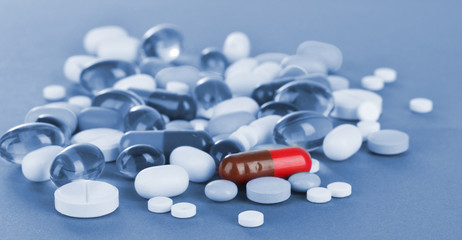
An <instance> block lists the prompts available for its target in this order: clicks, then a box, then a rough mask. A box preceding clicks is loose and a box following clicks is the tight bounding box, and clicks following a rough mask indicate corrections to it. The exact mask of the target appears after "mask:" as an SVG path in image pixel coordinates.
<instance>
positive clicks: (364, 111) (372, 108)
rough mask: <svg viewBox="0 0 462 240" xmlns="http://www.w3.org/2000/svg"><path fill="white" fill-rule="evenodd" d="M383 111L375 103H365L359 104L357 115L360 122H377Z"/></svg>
mask: <svg viewBox="0 0 462 240" xmlns="http://www.w3.org/2000/svg"><path fill="white" fill-rule="evenodd" d="M381 113H382V110H381V109H380V108H379V107H378V106H377V105H376V104H375V103H373V102H363V103H361V104H359V107H358V110H357V112H356V114H357V115H358V118H359V120H360V121H372V122H375V121H377V120H378V119H379V117H380V114H381Z"/></svg>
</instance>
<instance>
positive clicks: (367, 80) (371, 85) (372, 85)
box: [361, 76, 384, 91]
mask: <svg viewBox="0 0 462 240" xmlns="http://www.w3.org/2000/svg"><path fill="white" fill-rule="evenodd" d="M361 86H363V88H365V89H368V90H371V91H379V90H382V89H383V87H384V81H383V79H382V78H380V77H377V76H365V77H363V78H362V79H361Z"/></svg>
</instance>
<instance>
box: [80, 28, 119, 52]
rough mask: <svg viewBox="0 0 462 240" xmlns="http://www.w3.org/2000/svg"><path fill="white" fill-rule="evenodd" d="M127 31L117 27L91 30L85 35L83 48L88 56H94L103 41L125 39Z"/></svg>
mask: <svg viewBox="0 0 462 240" xmlns="http://www.w3.org/2000/svg"><path fill="white" fill-rule="evenodd" d="M127 36H128V33H127V31H125V29H123V28H121V27H119V26H102V27H97V28H93V29H91V30H90V31H88V32H87V34H85V37H84V39H83V46H84V48H85V51H87V52H88V53H89V54H95V53H96V51H97V49H98V47H99V45H100V44H101V43H103V42H105V41H109V40H116V39H120V38H126V37H127Z"/></svg>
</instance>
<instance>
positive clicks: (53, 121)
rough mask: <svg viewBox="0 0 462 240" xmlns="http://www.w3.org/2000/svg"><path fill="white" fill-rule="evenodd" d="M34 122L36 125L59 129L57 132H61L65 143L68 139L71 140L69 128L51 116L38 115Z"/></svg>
mask: <svg viewBox="0 0 462 240" xmlns="http://www.w3.org/2000/svg"><path fill="white" fill-rule="evenodd" d="M36 122H38V123H49V124H51V125H53V126H55V127H57V128H59V130H61V132H63V134H64V137H65V138H66V141H67V140H70V138H71V135H72V132H71V130H70V129H69V127H68V126H67V125H66V124H65V123H64V122H63V121H61V120H59V119H58V118H56V117H54V116H52V115H47V114H44V115H40V116H39V117H38V118H37V120H36Z"/></svg>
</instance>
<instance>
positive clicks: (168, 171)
mask: <svg viewBox="0 0 462 240" xmlns="http://www.w3.org/2000/svg"><path fill="white" fill-rule="evenodd" d="M188 185H189V177H188V173H187V172H186V170H184V168H182V167H180V166H175V165H163V166H155V167H149V168H145V169H144V170H142V171H141V172H139V173H138V175H136V178H135V190H136V192H137V193H138V195H140V196H141V197H143V198H147V199H150V198H153V197H158V196H163V197H174V196H178V195H180V194H182V193H183V192H184V191H186V189H187V188H188Z"/></svg>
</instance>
